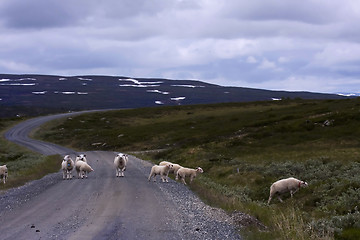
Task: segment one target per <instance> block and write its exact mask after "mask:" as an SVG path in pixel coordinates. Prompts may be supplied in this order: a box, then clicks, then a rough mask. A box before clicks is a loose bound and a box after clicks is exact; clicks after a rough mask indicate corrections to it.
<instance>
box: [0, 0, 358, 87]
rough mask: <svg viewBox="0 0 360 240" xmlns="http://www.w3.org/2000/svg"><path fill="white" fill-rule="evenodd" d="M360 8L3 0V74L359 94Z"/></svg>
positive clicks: (315, 0) (345, 2)
mask: <svg viewBox="0 0 360 240" xmlns="http://www.w3.org/2000/svg"><path fill="white" fill-rule="evenodd" d="M359 23H360V1H358V0H341V1H340V0H339V1H329V0H301V1H299V0H251V1H248V0H31V1H30V0H1V1H0V73H16V74H17V73H39V74H56V75H65V76H69V75H90V74H96V75H114V76H127V77H156V78H170V79H195V80H201V81H205V82H210V83H215V84H219V85H223V86H239V87H253V88H262V89H275V90H291V91H314V92H360V28H359Z"/></svg>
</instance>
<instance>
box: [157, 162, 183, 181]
mask: <svg viewBox="0 0 360 240" xmlns="http://www.w3.org/2000/svg"><path fill="white" fill-rule="evenodd" d="M166 164H172V165H173V167H172V168H171V169H170V170H169V173H173V174H174V175H175V180H178V178H177V171H178V170H179V169H180V168H181V167H182V166H180V165H179V164H176V163H171V162H167V161H162V162H160V163H159V166H165V165H166ZM166 177H168V175H167V176H166Z"/></svg>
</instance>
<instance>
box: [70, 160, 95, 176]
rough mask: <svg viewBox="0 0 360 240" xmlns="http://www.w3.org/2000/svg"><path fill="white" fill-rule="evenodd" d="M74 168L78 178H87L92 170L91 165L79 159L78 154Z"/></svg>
mask: <svg viewBox="0 0 360 240" xmlns="http://www.w3.org/2000/svg"><path fill="white" fill-rule="evenodd" d="M75 170H76V172H77V175H78V178H84V176H85V178H87V174H88V173H89V172H92V171H94V169H92V167H91V166H90V165H89V164H88V163H87V162H85V161H83V160H81V157H80V156H78V157H77V158H76V160H75Z"/></svg>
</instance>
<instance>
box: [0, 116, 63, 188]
mask: <svg viewBox="0 0 360 240" xmlns="http://www.w3.org/2000/svg"><path fill="white" fill-rule="evenodd" d="M19 120H20V119H18V118H17V119H5V118H0V134H1V136H3V133H4V131H5V130H6V129H8V128H10V127H11V126H12V125H14V124H16V123H18V122H19ZM61 162H62V157H61V156H59V155H52V156H43V155H41V154H37V153H34V152H32V151H29V150H27V149H26V148H24V147H20V146H18V145H16V144H15V143H11V142H8V141H6V140H5V139H4V138H3V137H0V165H4V164H6V166H7V168H8V173H9V176H8V179H7V181H6V184H0V194H1V192H2V191H4V190H6V189H9V188H13V187H18V186H21V185H24V184H25V183H26V182H28V181H30V180H35V179H40V178H42V177H43V176H45V175H46V174H49V173H53V172H57V171H59V170H60V165H61Z"/></svg>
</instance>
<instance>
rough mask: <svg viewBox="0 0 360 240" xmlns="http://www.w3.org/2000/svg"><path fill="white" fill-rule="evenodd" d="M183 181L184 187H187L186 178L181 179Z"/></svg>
mask: <svg viewBox="0 0 360 240" xmlns="http://www.w3.org/2000/svg"><path fill="white" fill-rule="evenodd" d="M181 181H182V183H183V184H184V185H187V184H186V182H185V178H184V177H181Z"/></svg>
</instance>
